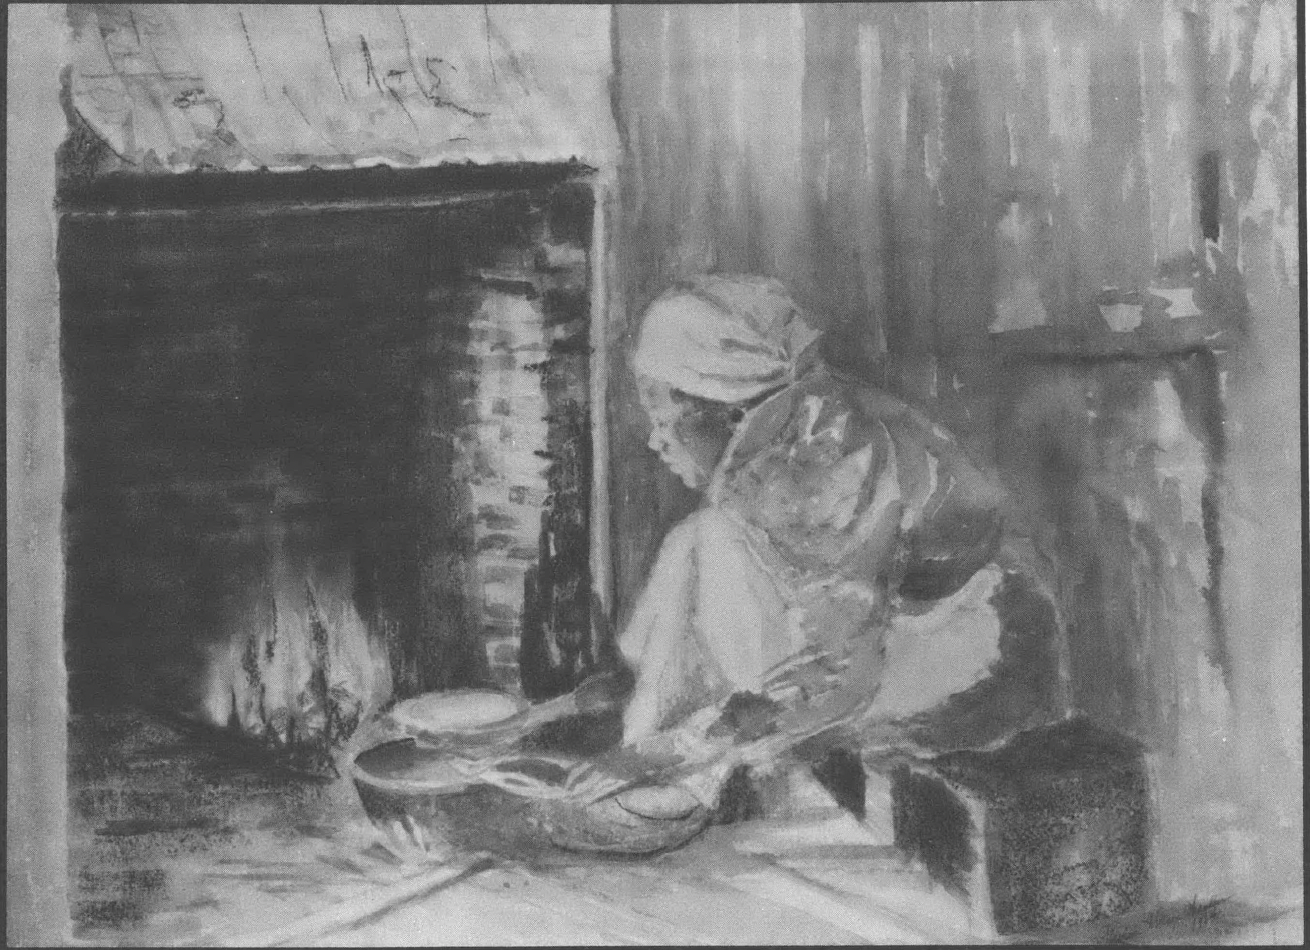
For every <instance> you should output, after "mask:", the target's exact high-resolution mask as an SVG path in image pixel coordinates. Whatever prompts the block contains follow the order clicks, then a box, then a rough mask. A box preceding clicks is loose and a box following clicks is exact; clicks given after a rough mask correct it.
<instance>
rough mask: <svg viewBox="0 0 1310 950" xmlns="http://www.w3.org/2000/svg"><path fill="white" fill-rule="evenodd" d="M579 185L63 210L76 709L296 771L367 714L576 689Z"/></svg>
mask: <svg viewBox="0 0 1310 950" xmlns="http://www.w3.org/2000/svg"><path fill="white" fill-rule="evenodd" d="M588 173H589V170H587V169H585V168H582V167H580V166H577V165H574V164H568V165H556V166H540V165H536V166H508V167H506V166H499V167H495V166H493V167H486V166H484V167H479V168H474V167H464V168H456V169H451V168H443V169H429V170H413V171H399V170H394V169H368V170H360V171H346V172H320V171H310V172H299V173H289V174H270V173H252V174H223V173H213V174H204V173H200V174H194V175H187V176H166V177H163V178H159V179H148V178H144V177H142V176H136V177H131V178H129V177H116V176H108V177H106V178H104V179H101V180H99V181H96V182H94V183H91V184H84V185H70V186H69V187H67V188H65V189H64V192H63V193H62V194H61V215H60V225H59V273H60V285H61V301H62V348H63V353H62V357H63V363H64V378H65V414H66V445H67V451H66V465H67V493H66V506H65V510H66V547H67V577H66V588H67V614H66V647H67V656H68V666H69V681H70V697H69V698H70V707H71V709H72V711H73V713H74V714H75V715H77V714H81V713H95V712H96V711H99V710H113V709H120V708H127V707H134V708H137V707H148V708H151V709H154V710H157V711H159V712H161V713H163V714H169V715H176V716H179V717H183V718H185V719H187V720H188V721H190V722H193V723H196V724H199V725H205V726H208V727H212V728H213V729H218V730H227V731H230V732H232V733H234V734H239V735H241V736H243V737H245V738H247V739H250V740H254V741H256V742H258V743H260V744H262V745H264V746H266V747H268V748H271V749H285V750H292V749H302V750H303V749H319V750H320V751H322V750H327V749H329V748H330V747H331V746H332V745H333V744H334V743H339V742H341V741H343V740H344V739H345V738H348V736H349V734H350V733H351V732H352V731H353V729H354V728H355V726H356V725H357V723H358V722H359V721H360V719H361V718H362V717H364V716H366V715H368V714H369V713H370V712H371V711H374V710H377V709H379V708H381V707H383V706H385V704H387V703H388V702H390V701H393V700H395V699H400V698H405V697H407V696H412V695H416V694H418V693H422V692H427V691H431V690H439V689H450V688H458V687H475V686H499V687H501V688H505V689H509V690H512V691H518V692H522V693H523V694H524V695H526V696H527V697H528V698H530V699H542V698H547V697H549V696H552V695H556V694H558V693H562V692H565V691H567V690H568V689H571V688H572V687H573V686H574V685H576V683H577V681H578V680H579V679H580V678H581V677H582V676H583V675H585V674H586V673H587V672H589V671H590V670H591V669H592V668H593V667H594V666H595V665H596V663H597V662H598V658H599V657H600V655H601V651H602V646H603V645H602V644H600V643H598V642H597V640H596V637H595V636H594V635H593V633H592V625H591V601H592V597H591V576H590V569H589V564H588V558H589V550H590V544H589V534H590V527H591V526H590V511H589V505H590V497H591V465H592V451H593V448H592V435H591V432H592V430H591V425H590V411H591V408H590V398H589V392H590V382H589V377H590V373H591V367H590V353H591V345H590V335H589V334H590V313H591V303H590V300H591V283H590V266H589V259H590V256H591V243H592V225H593V214H592V204H593V195H592V185H591V182H590V180H589V178H588Z"/></svg>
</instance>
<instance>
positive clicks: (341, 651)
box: [200, 572, 392, 746]
mask: <svg viewBox="0 0 1310 950" xmlns="http://www.w3.org/2000/svg"><path fill="white" fill-rule="evenodd" d="M279 573H280V574H281V575H282V577H281V579H280V581H279V583H278V584H277V585H276V587H275V591H274V595H273V597H272V598H271V600H272V604H271V605H268V604H265V606H264V609H262V610H259V611H255V612H254V614H253V616H251V617H249V618H248V619H247V623H246V628H245V630H244V631H239V632H237V633H235V634H234V635H233V636H232V637H231V638H230V639H229V640H228V641H227V642H226V643H223V644H221V645H219V646H217V647H216V648H215V649H214V650H213V651H212V652H211V654H210V659H209V671H208V673H209V675H208V678H207V686H206V690H205V695H204V697H203V699H202V703H201V707H202V708H201V710H200V715H201V716H202V717H203V718H204V719H206V720H208V721H209V722H211V723H213V724H214V725H216V726H220V727H229V726H231V727H233V728H235V729H237V730H239V731H241V732H243V733H245V734H246V735H249V736H252V737H254V738H258V739H261V740H263V741H265V742H267V743H269V744H271V745H276V746H288V745H301V744H314V745H322V744H324V743H325V742H340V741H344V740H345V739H347V738H349V736H350V734H351V733H352V732H353V731H354V729H355V727H356V726H357V725H358V724H359V723H360V722H361V721H363V720H364V719H366V718H367V717H368V716H370V715H371V714H373V713H374V712H377V711H378V710H380V709H381V708H382V706H384V705H385V704H386V702H387V701H388V700H389V699H390V697H391V691H392V681H391V663H390V660H389V658H388V655H387V650H386V645H385V643H384V642H382V640H381V639H380V638H379V637H377V636H373V635H371V634H370V632H369V629H368V625H367V624H366V623H365V622H364V620H363V618H362V617H360V615H359V612H358V611H357V610H356V609H355V605H354V602H353V598H352V597H350V595H349V594H348V593H343V588H344V585H341V584H339V583H332V582H326V581H323V580H321V579H320V580H318V582H315V581H314V580H311V579H309V578H306V577H304V576H303V574H302V575H300V576H299V579H298V580H290V579H289V578H294V577H296V575H295V574H292V573H288V572H279ZM344 589H346V590H348V588H344ZM265 600H267V598H265ZM270 606H271V609H269V607H270Z"/></svg>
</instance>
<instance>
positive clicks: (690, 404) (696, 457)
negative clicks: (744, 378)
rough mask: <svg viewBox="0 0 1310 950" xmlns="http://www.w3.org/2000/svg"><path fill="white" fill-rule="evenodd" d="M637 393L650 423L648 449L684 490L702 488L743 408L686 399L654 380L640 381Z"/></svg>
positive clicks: (721, 454)
mask: <svg viewBox="0 0 1310 950" xmlns="http://www.w3.org/2000/svg"><path fill="white" fill-rule="evenodd" d="M639 392H640V396H641V403H642V405H643V406H644V407H645V409H646V413H647V415H648V416H650V421H651V431H650V442H649V443H648V444H649V446H650V448H651V449H652V450H653V451H655V452H656V453H658V455H659V457H660V458H661V459H663V460H664V463H665V464H666V465H668V467H669V470H670V471H672V472H673V474H675V475H677V476H678V477H679V478H681V479H682V481H683V483H684V484H685V485H686V486H687V487H688V488H696V489H701V488H704V487H706V486H707V485H708V484H709V482H710V476H711V475H712V474H713V472H714V468H715V466H717V465H718V464H719V459H721V458H722V457H723V453H724V451H725V450H726V449H727V447H728V442H729V441H731V439H732V435H733V432H734V431H736V427H737V423H738V422H740V421H741V419H742V416H743V415H744V414H745V408H744V407H743V406H740V405H736V404H728V403H718V402H711V401H709V400H707V399H700V398H698V397H696V396H689V395H687V394H686V393H683V392H679V391H678V390H676V389H671V388H670V387H668V386H666V385H665V384H663V383H659V382H656V381H654V380H641V381H640V390H639Z"/></svg>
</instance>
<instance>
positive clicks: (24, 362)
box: [5, 4, 70, 946]
mask: <svg viewBox="0 0 1310 950" xmlns="http://www.w3.org/2000/svg"><path fill="white" fill-rule="evenodd" d="M63 18H64V7H63V4H39V5H38V4H32V5H26V4H24V5H15V6H11V7H10V8H9V69H8V76H7V77H6V78H7V79H8V81H9V86H8V88H9V110H8V118H7V132H8V148H7V156H6V158H7V160H8V161H7V168H8V173H7V181H6V189H7V196H8V202H7V207H6V226H7V228H8V241H7V243H6V249H5V250H6V259H5V268H6V274H7V277H8V280H7V286H6V293H5V307H6V313H7V315H8V316H7V319H6V321H5V323H6V325H5V334H6V348H7V361H6V363H7V365H6V373H5V379H6V396H7V410H6V414H5V415H6V419H5V424H6V432H7V434H8V439H7V451H6V466H7V468H6V477H7V479H8V484H9V491H8V512H7V515H8V525H9V535H8V555H7V556H8V564H9V570H10V571H11V573H10V574H9V575H8V583H7V596H8V599H9V612H8V620H9V622H8V628H7V629H8V631H9V633H8V637H7V642H8V646H7V662H8V679H7V686H8V708H7V715H8V742H9V745H8V761H7V765H8V771H9V777H8V799H7V806H8V807H7V810H6V812H7V813H6V815H5V820H6V827H7V829H8V830H9V833H10V837H9V838H8V847H7V849H6V869H5V871H6V876H5V880H6V885H7V895H6V896H7V900H6V902H5V903H6V907H7V911H6V921H5V938H6V943H7V944H8V945H9V946H54V945H58V944H62V943H65V942H66V941H67V935H68V932H69V922H70V918H69V913H68V872H67V861H68V859H67V850H68V849H67V839H66V837H65V823H66V817H67V811H68V809H67V762H66V759H67V746H68V737H67V718H68V702H67V693H68V675H67V670H66V669H65V666H64V637H63V619H64V562H63V543H62V537H61V535H62V505H63V494H64V444H63V443H64V423H63V397H62V379H61V376H60V351H59V291H58V279H57V275H56V271H55V211H54V197H55V162H54V160H55V151H56V149H57V148H58V147H59V144H60V142H61V141H62V140H63V138H64V134H65V132H66V126H65V121H64V115H63V112H62V110H61V108H60V105H59V82H60V79H59V66H60V63H61V62H62V61H63V55H64V54H63V48H62V47H63V41H64V35H63V34H64V26H63Z"/></svg>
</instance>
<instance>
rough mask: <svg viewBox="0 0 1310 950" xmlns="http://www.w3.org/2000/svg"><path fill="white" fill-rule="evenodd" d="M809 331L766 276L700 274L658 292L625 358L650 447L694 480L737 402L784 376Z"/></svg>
mask: <svg viewBox="0 0 1310 950" xmlns="http://www.w3.org/2000/svg"><path fill="white" fill-rule="evenodd" d="M817 337H818V333H817V332H816V331H815V330H814V329H813V328H812V327H811V326H810V325H809V324H808V323H807V322H806V320H805V319H804V318H803V317H802V315H801V313H800V310H799V308H797V306H796V304H795V303H794V302H793V301H792V299H791V298H790V297H789V296H788V294H787V292H786V290H785V289H784V288H783V286H782V285H781V284H780V283H778V282H777V281H775V280H770V279H767V278H763V277H748V276H747V277H727V276H713V275H707V276H703V277H698V278H695V279H694V280H692V281H690V282H689V283H687V284H685V285H683V286H680V287H678V288H675V289H673V290H671V291H669V292H668V293H666V294H664V295H663V296H661V297H660V298H659V299H658V300H656V301H655V302H654V303H653V304H651V306H650V308H649V309H648V310H647V311H646V314H645V316H644V317H643V319H642V325H641V332H640V337H639V339H638V343H637V349H636V353H635V355H634V358H633V363H634V367H633V368H634V369H635V371H636V374H637V378H638V382H639V386H640V389H639V391H640V394H641V400H642V405H643V406H644V407H645V408H646V412H647V414H648V415H649V416H650V418H651V422H652V425H653V427H654V429H653V431H652V433H651V442H650V445H651V448H652V449H654V450H655V451H657V452H659V453H660V455H661V457H662V458H664V460H665V461H666V462H667V463H668V465H669V467H670V468H671V469H672V470H673V471H674V472H675V473H676V474H677V475H679V476H680V477H681V478H682V479H683V481H684V482H686V483H687V484H688V485H691V486H692V487H703V486H704V484H705V483H706V482H708V480H709V476H710V473H711V472H713V470H714V466H715V465H716V464H717V462H718V459H719V457H720V456H721V455H722V453H723V449H724V448H725V447H726V446H727V441H728V439H729V438H730V437H731V435H732V431H733V428H734V427H735V425H736V423H737V422H738V421H740V418H741V416H742V415H743V414H744V411H745V409H746V408H748V407H749V406H750V405H753V404H754V403H757V402H759V401H760V400H762V399H764V398H765V397H767V396H768V395H769V394H770V393H773V392H776V391H778V390H779V389H781V388H782V387H784V386H786V385H787V384H788V383H790V382H792V381H793V380H794V379H795V378H796V376H797V374H798V372H799V370H800V368H801V365H802V362H803V359H802V356H803V354H805V353H806V351H807V349H809V348H810V346H811V344H812V343H814V341H815V340H816V339H817Z"/></svg>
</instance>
